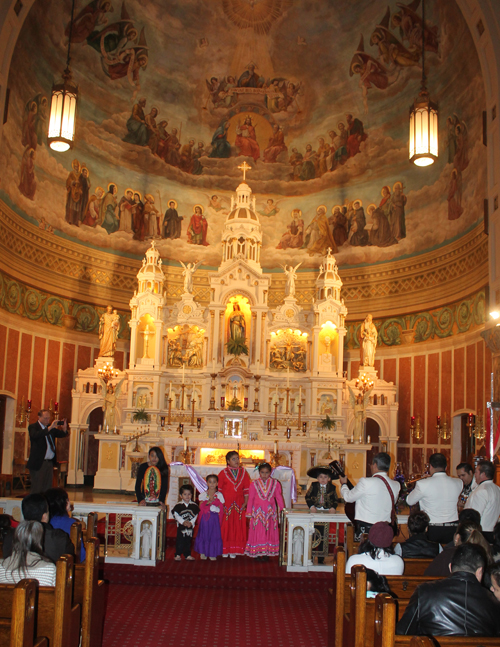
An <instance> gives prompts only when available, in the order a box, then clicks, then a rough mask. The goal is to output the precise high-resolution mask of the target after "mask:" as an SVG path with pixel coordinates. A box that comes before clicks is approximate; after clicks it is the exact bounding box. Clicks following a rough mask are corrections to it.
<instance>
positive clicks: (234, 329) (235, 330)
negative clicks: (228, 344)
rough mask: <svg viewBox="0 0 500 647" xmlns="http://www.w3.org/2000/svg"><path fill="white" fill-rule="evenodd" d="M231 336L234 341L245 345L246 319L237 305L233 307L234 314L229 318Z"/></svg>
mask: <svg viewBox="0 0 500 647" xmlns="http://www.w3.org/2000/svg"><path fill="white" fill-rule="evenodd" d="M229 335H230V337H231V339H232V340H233V341H235V342H242V343H245V339H246V324H245V317H244V315H243V313H242V312H241V310H240V306H239V305H238V304H237V303H235V304H234V305H233V312H232V314H231V316H230V318H229Z"/></svg>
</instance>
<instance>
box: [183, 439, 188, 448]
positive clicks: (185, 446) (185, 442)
mask: <svg viewBox="0 0 500 647" xmlns="http://www.w3.org/2000/svg"><path fill="white" fill-rule="evenodd" d="M187 448H188V439H187V437H186V438H184V451H186V449H187Z"/></svg>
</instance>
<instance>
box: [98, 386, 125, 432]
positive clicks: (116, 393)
mask: <svg viewBox="0 0 500 647" xmlns="http://www.w3.org/2000/svg"><path fill="white" fill-rule="evenodd" d="M124 381H125V378H124V377H123V378H122V379H121V380H120V381H119V382H118V384H117V385H116V386H113V384H112V383H111V382H110V383H109V384H106V382H105V381H104V380H103V379H102V378H101V385H102V392H103V393H105V394H106V395H105V396H104V402H103V403H102V410H103V411H104V420H103V427H104V429H105V430H107V431H109V430H110V429H111V430H114V428H115V427H116V421H117V416H116V402H117V400H118V398H119V397H120V393H121V391H122V386H123V382H124Z"/></svg>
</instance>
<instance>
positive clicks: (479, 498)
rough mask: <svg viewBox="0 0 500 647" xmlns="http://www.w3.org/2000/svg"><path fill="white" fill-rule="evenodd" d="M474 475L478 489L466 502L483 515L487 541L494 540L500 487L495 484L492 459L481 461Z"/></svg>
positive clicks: (498, 513)
mask: <svg viewBox="0 0 500 647" xmlns="http://www.w3.org/2000/svg"><path fill="white" fill-rule="evenodd" d="M474 476H475V479H476V482H477V487H476V489H475V490H474V491H473V492H472V493H471V494H470V496H469V498H468V499H467V503H466V504H465V507H466V508H473V509H474V510H477V511H478V512H479V514H480V515H481V527H482V529H483V535H484V537H485V539H486V541H489V542H490V543H491V542H492V541H493V528H494V527H495V524H496V523H497V522H498V518H499V517H500V487H498V485H495V483H494V482H493V478H494V477H495V465H494V464H493V463H492V462H491V461H484V460H483V461H479V463H478V464H477V466H476V471H475V472H474Z"/></svg>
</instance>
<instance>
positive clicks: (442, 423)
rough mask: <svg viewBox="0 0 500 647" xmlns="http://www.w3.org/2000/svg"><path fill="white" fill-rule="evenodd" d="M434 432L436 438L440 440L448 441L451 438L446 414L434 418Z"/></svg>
mask: <svg viewBox="0 0 500 647" xmlns="http://www.w3.org/2000/svg"><path fill="white" fill-rule="evenodd" d="M436 431H437V435H438V438H441V439H442V440H449V439H450V438H451V429H450V427H449V426H448V418H447V415H446V412H445V413H444V414H443V416H442V417H441V416H437V418H436Z"/></svg>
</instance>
